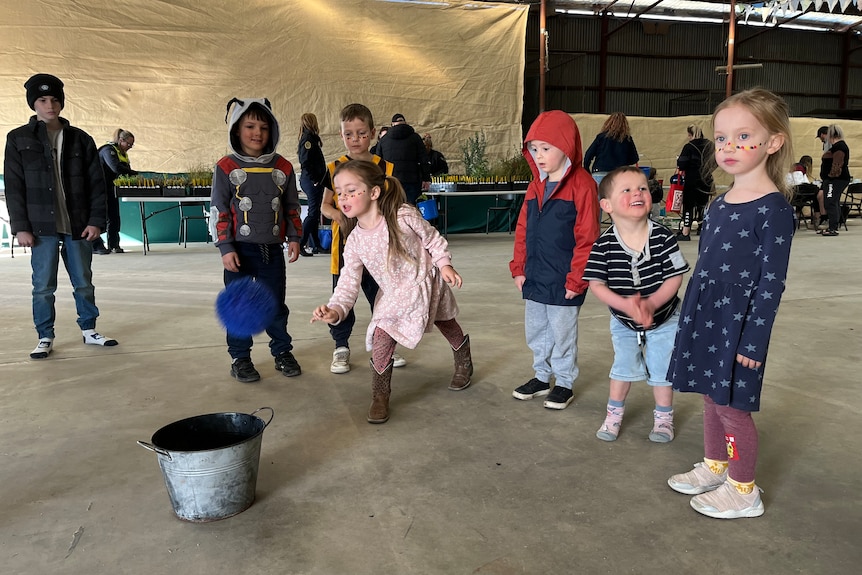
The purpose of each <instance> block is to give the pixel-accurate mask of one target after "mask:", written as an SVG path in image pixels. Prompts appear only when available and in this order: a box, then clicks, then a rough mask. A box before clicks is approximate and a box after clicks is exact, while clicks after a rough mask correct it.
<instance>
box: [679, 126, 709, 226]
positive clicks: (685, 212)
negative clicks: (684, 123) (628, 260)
mask: <svg viewBox="0 0 862 575" xmlns="http://www.w3.org/2000/svg"><path fill="white" fill-rule="evenodd" d="M686 131H687V132H688V140H689V141H688V143H687V144H686V145H685V146H683V147H682V151H681V152H680V153H679V157H678V158H677V159H676V167H677V168H679V169H680V170H682V171H684V172H685V183H684V184H683V188H682V230H681V231H680V232H679V233H678V234H677V235H676V239H677V241H683V242H687V241H689V240H691V224H692V221H693V220H694V217H695V211H697V212H699V213H700V214H703V208H704V207H706V204H708V203H709V198H710V197H712V174H710V173H703V165H704V160H705V159H707V158H708V156H707V154H709V149H710V148H709V146H710V143H709V141H708V140H707V139H706V138H704V137H703V130H701V129H700V128H699V127H698V126H694V125H691V126H689V127H688V128H686ZM701 217H702V216H701Z"/></svg>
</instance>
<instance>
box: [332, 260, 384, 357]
mask: <svg viewBox="0 0 862 575" xmlns="http://www.w3.org/2000/svg"><path fill="white" fill-rule="evenodd" d="M339 277H341V276H340V275H335V274H333V275H332V290H333V291H335V286H337V285H338V278H339ZM360 286H361V287H362V293H364V294H365V299H367V300H368V305H370V306H371V313H374V300H376V299H377V292H378V291H379V290H380V286H378V285H377V282H376V281H374V278H373V277H371V274H370V273H368V270H366V269H363V270H362V282H361V283H360ZM354 307H356V306H355V305H354ZM355 324H356V314H355V313H354V312H353V308H350V311H349V312H347V315H346V316H345V317H344V320H343V321H342V322H341V323H339V324H338V325H331V326H329V333H330V335H332V339H334V340H335V347H347V348H349V347H350V341H349V340H350V334H352V333H353V326H354V325H355Z"/></svg>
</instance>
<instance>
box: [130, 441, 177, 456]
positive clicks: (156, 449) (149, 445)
mask: <svg viewBox="0 0 862 575" xmlns="http://www.w3.org/2000/svg"><path fill="white" fill-rule="evenodd" d="M138 445H140V446H141V447H143V448H144V449H149V450H150V451H154V452H156V453H158V454H159V455H163V456H165V457H167V458H168V461H173V459H172V458H171V454H170V453H168V452H167V451H165V450H164V449H162V448H161V447H156V446H155V445H153V444H152V443H147V442H146V441H139V442H138Z"/></svg>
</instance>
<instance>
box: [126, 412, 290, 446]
mask: <svg viewBox="0 0 862 575" xmlns="http://www.w3.org/2000/svg"><path fill="white" fill-rule="evenodd" d="M264 409H268V410H269V421H267V422H266V423H264V424H263V428H264V429H266V427H267V426H268V425H269V424H270V423H271V422H272V418H273V417H275V410H274V409H273V408H271V407H259V408H257V409H255V410H254V411H252V412H251V414H252V415H255V414H256V413H257V412H258V411H263V410H264ZM261 419H263V418H261ZM138 443H140V442H138Z"/></svg>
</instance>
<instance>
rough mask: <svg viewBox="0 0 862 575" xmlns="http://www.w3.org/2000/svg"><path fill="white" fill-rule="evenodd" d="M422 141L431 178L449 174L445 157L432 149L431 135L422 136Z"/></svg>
mask: <svg viewBox="0 0 862 575" xmlns="http://www.w3.org/2000/svg"><path fill="white" fill-rule="evenodd" d="M422 141H423V142H424V143H425V153H426V154H428V170H429V171H430V172H431V175H432V176H442V175H443V174H448V173H449V164H448V163H446V156H444V155H443V154H442V153H440V152H438V151H437V150H435V149H434V142H433V141H432V140H431V134H424V135H423V136H422Z"/></svg>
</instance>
